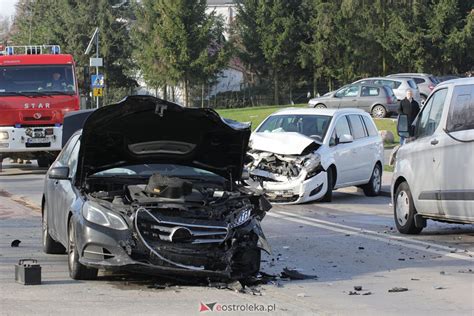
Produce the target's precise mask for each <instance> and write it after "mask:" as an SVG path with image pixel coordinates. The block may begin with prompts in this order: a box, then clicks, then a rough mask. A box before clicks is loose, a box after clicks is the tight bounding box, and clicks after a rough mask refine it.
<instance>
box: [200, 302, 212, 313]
mask: <svg viewBox="0 0 474 316" xmlns="http://www.w3.org/2000/svg"><path fill="white" fill-rule="evenodd" d="M207 311H210V309H209V307H207V305H206V304H203V303H201V305H200V306H199V312H207Z"/></svg>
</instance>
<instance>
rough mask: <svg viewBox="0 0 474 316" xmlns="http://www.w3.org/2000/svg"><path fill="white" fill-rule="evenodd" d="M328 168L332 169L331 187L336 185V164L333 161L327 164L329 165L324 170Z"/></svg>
mask: <svg viewBox="0 0 474 316" xmlns="http://www.w3.org/2000/svg"><path fill="white" fill-rule="evenodd" d="M330 168H331V169H332V171H333V172H332V180H333V181H332V185H333V187H334V186H335V185H336V181H337V167H336V165H335V164H334V163H331V164H330V165H329V167H328V168H327V169H326V170H328V169H330Z"/></svg>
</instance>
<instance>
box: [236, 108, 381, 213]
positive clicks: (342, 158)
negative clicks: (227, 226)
mask: <svg viewBox="0 0 474 316" xmlns="http://www.w3.org/2000/svg"><path fill="white" fill-rule="evenodd" d="M250 139H251V140H250V150H249V151H248V154H249V156H250V158H251V159H249V160H250V161H249V163H248V164H247V165H246V168H247V169H248V172H249V178H248V179H247V180H245V182H246V183H247V185H248V186H249V187H251V188H253V189H259V190H263V192H264V194H265V196H266V197H267V198H268V199H269V200H270V201H271V202H274V203H289V204H296V203H302V202H308V201H314V200H320V201H324V202H330V201H331V200H332V191H333V190H334V189H337V188H342V187H347V186H354V185H355V186H360V187H361V188H362V189H363V190H364V193H365V194H366V195H367V196H376V195H378V194H379V192H380V188H381V179H382V170H383V169H382V166H383V164H382V162H383V143H382V138H381V137H380V135H379V133H378V131H377V127H376V126H375V124H374V121H373V120H372V118H371V117H370V115H369V114H367V113H366V112H364V111H362V110H358V109H339V110H338V109H293V108H290V109H284V110H281V111H279V112H276V113H274V114H272V115H270V116H269V117H268V118H266V119H265V120H264V121H263V122H262V123H261V124H260V125H259V126H258V127H257V129H256V131H255V132H254V133H253V134H252V136H251V138H250Z"/></svg>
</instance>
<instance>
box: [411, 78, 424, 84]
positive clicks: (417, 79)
mask: <svg viewBox="0 0 474 316" xmlns="http://www.w3.org/2000/svg"><path fill="white" fill-rule="evenodd" d="M413 80H415V83H416V84H420V83H425V79H423V78H413Z"/></svg>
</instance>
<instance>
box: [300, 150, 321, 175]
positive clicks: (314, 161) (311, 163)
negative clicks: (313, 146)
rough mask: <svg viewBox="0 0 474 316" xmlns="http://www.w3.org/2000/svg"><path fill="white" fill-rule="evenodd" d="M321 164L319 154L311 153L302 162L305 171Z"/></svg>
mask: <svg viewBox="0 0 474 316" xmlns="http://www.w3.org/2000/svg"><path fill="white" fill-rule="evenodd" d="M320 164H321V155H320V154H313V156H312V157H311V158H309V159H308V160H306V161H305V162H304V167H305V169H306V170H307V171H311V170H313V169H314V168H316V167H318V166H319V165H320Z"/></svg>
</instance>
